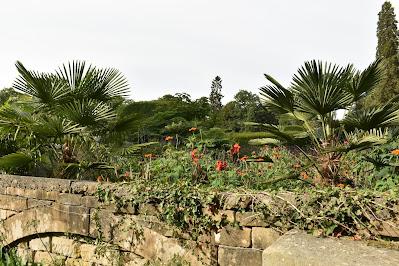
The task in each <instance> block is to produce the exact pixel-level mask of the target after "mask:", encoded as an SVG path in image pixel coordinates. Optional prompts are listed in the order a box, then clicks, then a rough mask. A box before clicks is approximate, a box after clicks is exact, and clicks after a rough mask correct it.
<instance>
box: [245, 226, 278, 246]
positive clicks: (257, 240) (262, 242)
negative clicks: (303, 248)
mask: <svg viewBox="0 0 399 266" xmlns="http://www.w3.org/2000/svg"><path fill="white" fill-rule="evenodd" d="M279 237H280V233H279V232H277V231H276V230H274V229H272V228H263V227H252V247H254V248H259V249H265V248H267V247H269V246H270V245H271V244H273V242H274V241H276V240H277V239H278V238H279Z"/></svg>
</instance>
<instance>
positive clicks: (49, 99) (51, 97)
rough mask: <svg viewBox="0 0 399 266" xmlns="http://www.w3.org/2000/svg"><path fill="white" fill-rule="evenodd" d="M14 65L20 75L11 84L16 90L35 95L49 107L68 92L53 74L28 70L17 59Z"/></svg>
mask: <svg viewBox="0 0 399 266" xmlns="http://www.w3.org/2000/svg"><path fill="white" fill-rule="evenodd" d="M15 65H16V67H17V70H18V72H19V75H20V76H19V77H18V78H17V79H16V81H15V82H14V84H13V88H14V89H16V90H17V91H20V92H23V93H26V94H28V95H30V96H32V97H35V98H36V99H37V100H38V101H39V103H41V104H43V105H45V106H49V107H51V106H54V105H55V104H56V103H59V102H61V101H62V100H63V98H64V97H66V95H67V94H68V91H67V88H66V86H65V84H64V83H62V82H61V81H60V80H58V79H57V78H56V77H55V76H54V75H51V74H45V73H39V72H35V71H29V70H27V69H26V68H25V66H24V65H23V64H22V63H21V62H19V61H17V63H16V64H15Z"/></svg>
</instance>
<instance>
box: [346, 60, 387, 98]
mask: <svg viewBox="0 0 399 266" xmlns="http://www.w3.org/2000/svg"><path fill="white" fill-rule="evenodd" d="M382 77H383V70H382V68H381V64H380V60H376V61H374V62H373V63H372V64H370V65H369V66H368V67H367V68H366V69H365V70H364V71H362V72H360V71H357V72H356V73H354V75H353V78H352V79H351V81H350V82H349V84H348V86H347V87H346V90H347V91H348V92H349V93H350V94H351V95H352V97H353V101H358V100H360V99H361V98H363V97H364V96H366V95H367V94H368V93H370V92H371V91H372V90H373V89H374V88H375V87H376V86H377V85H378V84H379V83H380V82H381V80H382Z"/></svg>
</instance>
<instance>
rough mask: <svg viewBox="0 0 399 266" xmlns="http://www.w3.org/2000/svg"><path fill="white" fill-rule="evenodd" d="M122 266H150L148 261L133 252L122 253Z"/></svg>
mask: <svg viewBox="0 0 399 266" xmlns="http://www.w3.org/2000/svg"><path fill="white" fill-rule="evenodd" d="M120 262H121V265H125V266H144V265H148V264H147V262H148V260H146V259H144V258H142V257H140V256H139V255H137V254H134V253H132V252H123V253H121V260H120Z"/></svg>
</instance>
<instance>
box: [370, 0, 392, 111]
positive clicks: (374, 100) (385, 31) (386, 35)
mask: <svg viewBox="0 0 399 266" xmlns="http://www.w3.org/2000/svg"><path fill="white" fill-rule="evenodd" d="M398 33H399V32H398V28H397V21H396V16H395V11H394V8H393V6H392V4H391V3H390V2H388V1H387V2H385V3H384V4H383V5H382V9H381V11H380V13H379V14H378V27H377V38H378V45H377V58H378V59H380V60H382V62H383V68H384V71H385V75H384V79H383V81H382V82H381V84H380V85H379V86H378V88H377V89H376V90H375V92H374V93H372V95H371V96H370V97H368V98H367V99H366V102H365V104H366V105H367V106H373V105H378V104H384V103H385V102H386V101H389V100H390V99H391V98H393V97H395V96H397V95H398V93H399V55H398V49H399V35H398Z"/></svg>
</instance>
